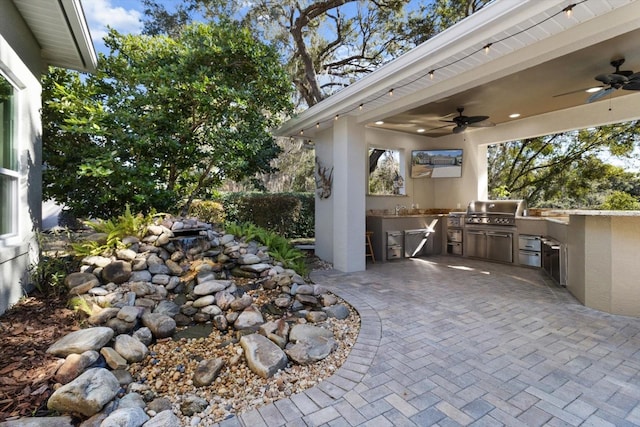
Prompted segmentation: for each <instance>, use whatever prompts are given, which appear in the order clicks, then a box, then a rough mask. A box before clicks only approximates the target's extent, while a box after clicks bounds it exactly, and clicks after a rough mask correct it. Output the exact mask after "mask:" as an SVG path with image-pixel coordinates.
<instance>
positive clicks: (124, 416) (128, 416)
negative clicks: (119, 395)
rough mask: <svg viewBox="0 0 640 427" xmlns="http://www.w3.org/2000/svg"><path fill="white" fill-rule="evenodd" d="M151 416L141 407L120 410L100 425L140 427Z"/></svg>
mask: <svg viewBox="0 0 640 427" xmlns="http://www.w3.org/2000/svg"><path fill="white" fill-rule="evenodd" d="M148 420H149V416H148V415H147V414H146V413H145V412H144V409H142V408H139V407H133V408H118V409H116V410H115V411H113V412H112V413H111V414H109V416H108V417H107V418H105V420H104V421H103V422H102V424H100V427H140V426H141V425H143V424H144V423H145V422H146V421H148Z"/></svg>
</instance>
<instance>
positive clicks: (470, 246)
mask: <svg viewBox="0 0 640 427" xmlns="http://www.w3.org/2000/svg"><path fill="white" fill-rule="evenodd" d="M464 250H465V255H466V256H471V257H477V258H486V257H487V236H486V233H485V232H484V231H479V230H468V231H467V233H466V236H465V241H464Z"/></svg>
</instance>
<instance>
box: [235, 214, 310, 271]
mask: <svg viewBox="0 0 640 427" xmlns="http://www.w3.org/2000/svg"><path fill="white" fill-rule="evenodd" d="M225 229H226V230H225V231H226V232H227V233H230V234H233V235H234V236H236V237H238V238H242V239H244V240H245V241H251V240H254V241H256V242H259V243H261V244H263V245H265V246H267V247H268V248H269V255H271V257H272V258H273V259H275V260H276V261H279V262H281V263H282V265H284V266H285V267H286V268H291V269H293V270H295V271H296V272H297V273H298V274H300V275H302V276H306V275H307V274H309V269H308V267H307V265H306V264H305V263H304V262H303V260H304V258H305V257H306V255H305V254H304V252H302V251H301V250H299V249H296V248H294V247H293V246H292V245H291V244H290V243H289V240H287V239H286V238H284V237H282V236H281V235H279V234H277V233H275V232H273V231H270V230H267V229H265V228H262V227H259V226H257V225H255V224H252V223H249V222H245V223H242V224H236V223H229V224H227V225H226V227H225Z"/></svg>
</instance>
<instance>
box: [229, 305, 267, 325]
mask: <svg viewBox="0 0 640 427" xmlns="http://www.w3.org/2000/svg"><path fill="white" fill-rule="evenodd" d="M263 323H264V318H263V317H262V313H260V310H259V309H258V308H257V307H256V306H253V305H251V306H249V307H247V308H245V309H244V310H243V311H242V313H240V315H239V316H238V318H237V319H236V321H235V322H234V323H233V327H234V328H236V329H238V330H242V329H257V327H258V326H260V325H262V324H263Z"/></svg>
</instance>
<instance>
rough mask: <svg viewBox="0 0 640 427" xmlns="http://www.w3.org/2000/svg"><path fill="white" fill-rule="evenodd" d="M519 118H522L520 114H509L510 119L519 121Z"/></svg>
mask: <svg viewBox="0 0 640 427" xmlns="http://www.w3.org/2000/svg"><path fill="white" fill-rule="evenodd" d="M518 117H520V113H513V114H509V118H510V119H517V118H518Z"/></svg>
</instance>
